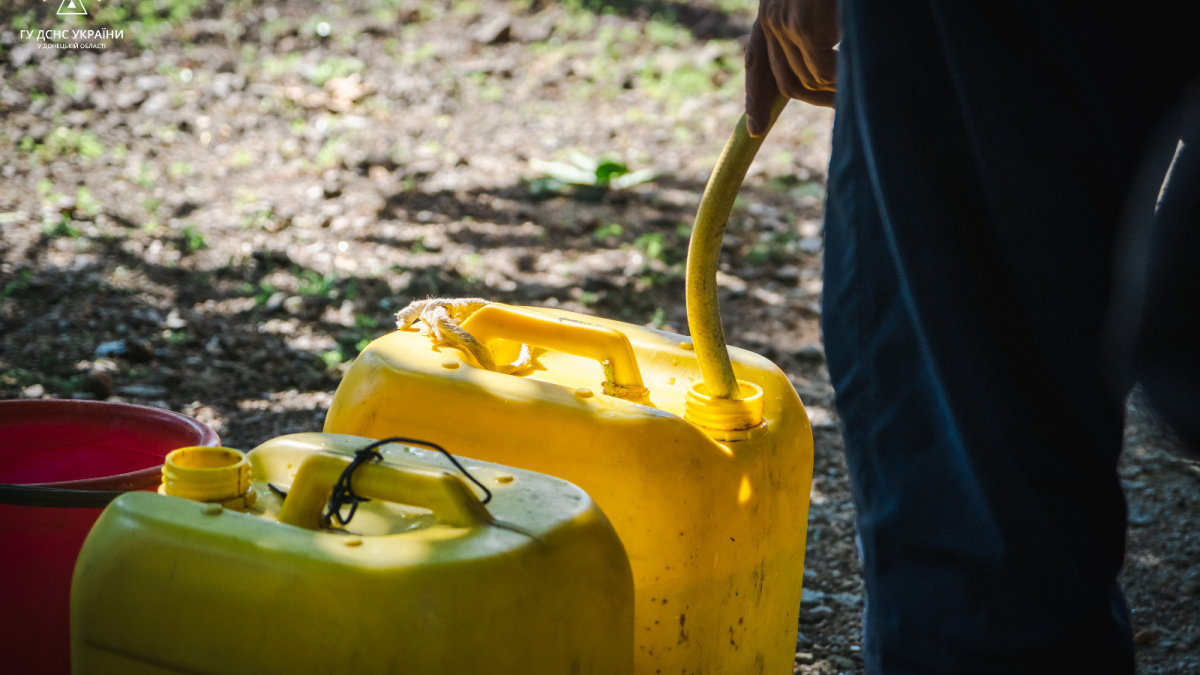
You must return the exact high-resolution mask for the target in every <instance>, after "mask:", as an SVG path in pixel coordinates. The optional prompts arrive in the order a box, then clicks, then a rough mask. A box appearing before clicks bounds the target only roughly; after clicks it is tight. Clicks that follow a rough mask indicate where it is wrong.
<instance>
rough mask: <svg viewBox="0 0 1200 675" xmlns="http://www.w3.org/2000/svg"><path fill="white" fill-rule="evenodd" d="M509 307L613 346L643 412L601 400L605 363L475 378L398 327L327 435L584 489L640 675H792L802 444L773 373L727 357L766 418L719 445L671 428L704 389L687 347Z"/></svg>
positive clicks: (548, 359)
mask: <svg viewBox="0 0 1200 675" xmlns="http://www.w3.org/2000/svg"><path fill="white" fill-rule="evenodd" d="M522 311H524V312H534V313H540V314H542V315H543V316H545V317H550V318H552V319H555V320H562V322H563V323H564V325H567V324H573V323H574V322H584V323H588V324H595V325H598V326H601V327H605V328H610V329H615V330H617V331H619V332H621V333H623V334H624V335H625V336H626V337H627V338H628V340H629V342H630V344H631V346H632V349H633V353H634V356H635V360H636V367H637V368H638V370H639V375H640V378H641V379H642V381H643V383H644V384H645V386H646V388H647V389H648V396H649V398H648V400H649V402H651V403H652V404H653V407H651V406H647V405H640V404H637V403H633V402H630V401H626V400H622V399H620V398H616V397H613V396H606V395H603V394H602V390H603V383H604V382H605V380H606V377H605V368H604V367H603V366H602V364H601V363H598V362H597V361H596V360H595V359H594V358H588V357H582V356H578V355H571V354H566V353H563V352H560V351H550V352H546V353H543V354H541V355H539V356H538V363H539V364H540V369H538V370H536V371H535V372H534V373H533V374H532V375H529V376H526V377H518V376H515V375H506V374H501V373H496V372H491V371H486V370H482V369H480V368H476V367H473V366H471V365H470V364H469V363H468V362H467V360H466V357H464V356H463V355H462V353H461V352H459V351H458V350H457V349H452V348H446V349H441V350H440V351H439V350H437V349H435V348H434V347H433V346H432V342H431V340H430V339H429V338H427V337H423V336H421V335H419V334H418V333H416V332H408V331H397V332H395V333H391V334H389V335H386V336H384V337H382V338H380V339H378V340H376V341H375V342H373V343H371V344H370V345H369V346H368V347H367V348H366V350H364V351H363V353H362V354H360V355H359V357H358V358H357V359H356V360H355V362H354V364H353V365H352V366H351V368H350V370H349V371H348V372H347V374H346V376H345V378H344V379H343V381H342V383H341V385H340V386H339V387H338V391H337V394H336V395H335V396H334V400H333V404H332V407H331V408H330V412H329V416H328V417H327V419H326V422H325V429H326V430H327V431H336V432H339V433H353V434H357V435H362V436H369V437H375V438H382V437H386V436H391V435H405V436H412V437H418V438H420V437H425V436H428V437H431V438H438V439H440V441H439V442H441V443H442V444H443V445H444V446H445V447H446V448H447V449H448V450H450V451H451V452H454V453H456V454H462V455H467V456H471V457H476V458H479V459H483V460H487V461H492V462H497V463H501V464H507V465H510V466H519V467H522V468H526V469H530V470H534V471H539V472H542V473H547V474H550V475H554V476H558V477H561V478H564V479H566V480H569V481H571V482H573V483H575V484H576V485H579V486H580V487H582V488H583V489H585V490H587V492H588V493H589V494H590V495H591V496H592V497H593V498H594V499H595V500H596V502H597V504H599V506H600V508H601V509H603V510H604V512H605V513H606V514H607V515H608V517H609V519H610V520H611V521H612V523H613V525H614V527H616V530H617V533H618V534H619V535H620V537H621V541H622V542H623V543H624V545H625V549H626V551H628V553H629V558H630V563H631V564H632V567H633V577H634V589H635V591H634V592H635V603H636V604H635V610H634V623H635V631H634V633H635V641H636V648H635V655H634V658H635V664H636V665H635V671H636V672H638V673H642V674H646V675H654V674H655V673H658V672H660V671H661V672H662V673H707V674H716V673H726V674H730V675H743V674H745V673H759V672H765V673H788V672H790V671H791V668H792V664H793V657H794V650H795V639H796V628H797V615H798V612H799V607H800V591H801V583H802V580H803V569H804V537H805V527H806V523H807V518H808V495H809V488H810V485H811V480H812V432H811V430H810V428H809V425H808V417H807V415H806V414H805V411H804V408H803V406H802V405H801V403H800V399H799V397H797V395H796V392H795V390H794V389H793V387H792V386H791V384H790V383H789V382H788V380H787V378H786V376H785V375H784V374H783V373H782V372H781V371H780V370H779V369H778V368H777V367H776V366H775V365H774V364H772V363H771V362H770V361H768V360H766V359H764V358H762V357H760V356H757V355H755V354H752V353H750V352H746V351H744V350H740V349H736V348H732V349H730V354H731V356H732V360H733V369H734V372H735V373H736V376H737V378H738V379H740V380H744V381H746V382H748V383H752V384H754V385H756V386H757V387H758V388H760V389H761V390H762V397H761V403H762V406H763V417H764V422H763V423H762V424H760V425H759V426H757V427H755V428H752V429H748V430H744V431H742V432H740V436H741V440H729V441H718V440H716V439H714V438H713V436H712V435H711V434H710V433H709V432H707V431H706V430H704V429H703V428H701V427H699V426H697V425H695V424H693V423H690V422H688V421H686V420H684V419H683V417H682V415H683V412H684V409H685V405H686V401H687V391H688V389H689V387H691V386H692V385H693V384H695V383H697V382H700V380H701V373H700V370H699V366H698V364H697V361H696V353H695V352H694V351H692V350H691V349H688V347H690V346H691V345H690V340H688V339H687V338H685V337H682V336H679V335H672V334H669V333H664V332H660V331H655V330H652V329H649V328H642V327H638V326H633V325H630V324H625V323H621V322H616V321H608V320H604V319H599V318H595V317H587V316H582V315H577V314H572V313H569V312H561V311H554V310H545V309H533V308H522ZM490 341H491V344H492V347H493V351H494V352H495V353H496V360H497V362H506V361H508V360H510V359H511V358H512V357H513V356H515V353H516V344H515V343H513V342H512V341H511V340H506V339H503V338H502V337H499V336H493V337H491V338H490ZM572 351H575V352H576V353H585V354H590V352H587V351H583V350H578V349H573V350H572ZM447 362H452V363H454V364H456V365H457V366H458V367H454V368H447V367H445V366H444V365H443V364H444V363H447ZM596 564H597V565H600V564H603V563H601V562H599V561H597V563H596Z"/></svg>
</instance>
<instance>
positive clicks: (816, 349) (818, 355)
mask: <svg viewBox="0 0 1200 675" xmlns="http://www.w3.org/2000/svg"><path fill="white" fill-rule="evenodd" d="M792 356H793V357H794V358H795V359H796V360H797V361H800V362H801V363H825V350H824V349H822V348H821V345H804V346H803V347H801V348H800V349H797V350H796V351H795V352H794V353H793V354H792Z"/></svg>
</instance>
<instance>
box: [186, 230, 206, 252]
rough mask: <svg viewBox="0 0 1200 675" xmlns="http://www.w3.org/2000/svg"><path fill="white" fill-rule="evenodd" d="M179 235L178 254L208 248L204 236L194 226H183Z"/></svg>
mask: <svg viewBox="0 0 1200 675" xmlns="http://www.w3.org/2000/svg"><path fill="white" fill-rule="evenodd" d="M179 234H180V237H179V252H180V253H182V254H184V255H188V254H191V253H195V252H196V251H200V250H203V249H206V248H208V242H207V241H205V239H204V234H203V233H202V232H200V228H198V227H196V226H195V225H185V226H184V228H183V230H182V231H180V233H179Z"/></svg>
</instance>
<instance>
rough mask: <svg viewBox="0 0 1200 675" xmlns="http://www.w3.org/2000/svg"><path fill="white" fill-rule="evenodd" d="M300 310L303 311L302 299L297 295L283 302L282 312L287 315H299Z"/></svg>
mask: <svg viewBox="0 0 1200 675" xmlns="http://www.w3.org/2000/svg"><path fill="white" fill-rule="evenodd" d="M302 309H304V298H302V297H300V296H299V295H293V296H291V297H289V298H288V299H287V300H284V301H283V311H285V312H287V313H288V314H299V313H300V310H302Z"/></svg>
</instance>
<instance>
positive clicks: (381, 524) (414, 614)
mask: <svg viewBox="0 0 1200 675" xmlns="http://www.w3.org/2000/svg"><path fill="white" fill-rule="evenodd" d="M370 442H371V440H370V439H365V438H355V437H351V436H341V435H333V434H295V435H291V436H284V437H281V438H277V439H274V440H271V441H268V442H266V443H264V444H263V445H261V446H259V447H258V448H255V449H254V450H253V451H252V452H250V453H249V455H248V458H247V457H246V456H243V455H241V454H240V453H238V452H237V451H235V450H230V449H228V448H215V449H211V448H210V449H207V450H210V451H211V452H210V453H207V454H200V455H198V454H197V453H196V452H195V451H198V450H201V449H196V448H190V449H186V450H183V451H176V453H173V454H172V456H170V457H168V462H167V465H166V467H165V468H164V478H165V479H166V482H165V489H166V492H167V493H169V494H186V495H188V496H189V497H191V498H192V499H201V500H203V501H204V502H209V503H202V502H197V501H192V500H189V499H182V498H179V497H173V496H164V495H156V494H152V493H130V494H128V495H125V496H122V497H120V498H118V499H117V500H116V501H114V502H113V503H112V504H111V505H110V506H109V507H108V508H107V509H106V510H105V512H104V514H103V515H102V516H101V517H100V519H99V521H98V522H97V523H96V526H95V528H94V529H93V530H92V532H91V534H90V536H89V537H88V539H87V542H86V543H85V544H84V547H83V551H82V553H81V554H80V556H79V561H78V563H77V566H76V569H75V577H74V583H73V586H72V595H71V643H72V661H73V670H74V672H75V673H114V674H116V673H120V674H122V675H124V674H139V673H147V674H148V673H155V674H162V673H189V674H199V673H208V674H212V675H230V674H236V673H246V674H247V675H270V674H279V675H285V674H286V675H297V674H301V673H364V674H365V673H379V674H383V673H421V674H423V675H459V674H461V673H509V674H512V675H524V674H526V673H539V674H545V675H560V674H562V673H591V674H593V675H608V674H610V673H618V674H622V673H624V674H628V673H630V672H631V671H632V667H633V658H632V650H633V646H632V641H633V627H632V622H633V611H632V605H631V602H632V594H633V589H632V578H631V574H630V569H629V564H628V562H627V559H626V556H625V552H624V551H623V549H622V547H621V544H620V541H619V540H618V538H617V535H616V533H615V532H614V531H613V529H612V526H611V525H610V524H609V522H608V520H607V519H606V518H605V516H604V514H603V513H601V512H600V510H599V509H597V508H596V505H595V504H594V503H593V502H592V500H591V499H589V498H588V496H587V495H586V494H585V493H584V492H583V491H582V490H580V489H579V488H578V487H576V486H574V485H571V484H569V483H567V482H565V481H562V480H559V479H557V478H553V477H550V476H545V475H540V474H537V473H533V472H530V471H524V470H520V469H513V468H509V467H503V466H498V465H495V464H489V463H486V462H480V461H475V460H467V459H463V460H462V461H461V465H462V466H463V467H465V469H466V471H467V472H469V475H470V477H472V478H473V479H474V480H476V481H478V484H479V485H480V486H483V487H484V488H486V490H487V491H489V492H490V494H491V498H490V501H489V502H488V503H487V504H486V505H484V504H483V503H482V501H481V499H480V497H479V495H478V494H477V493H483V492H484V491H483V490H481V489H480V487H476V486H473V485H470V484H469V483H468V481H466V480H464V479H463V477H462V476H463V474H462V473H461V472H460V471H459V470H458V469H457V468H456V467H454V466H452V464H451V463H450V462H449V460H447V459H445V458H444V457H443V456H442V455H440V454H438V453H435V452H432V451H429V450H425V449H421V448H419V447H413V444H417V442H410V444H407V445H406V444H399V443H392V444H386V445H383V446H382V447H380V448H378V450H379V452H380V454H381V458H380V457H375V456H366V457H362V456H360V457H358V458H356V456H355V451H357V450H360V449H362V448H363V447H364V446H365V445H368V444H369V443H370ZM189 453H190V454H189ZM220 453H224V455H223V456H221V455H220ZM360 454H361V453H360ZM173 459H174V460H176V461H172V460H173ZM247 465H248V466H249V473H250V474H251V477H252V478H251V479H250V480H247V478H246V475H245V474H246V471H247ZM221 471H225V472H226V474H227V475H228V474H230V473H232V474H237V473H238V472H239V471H240V472H241V477H240V478H239V477H238V476H237V475H234V476H233V477H232V478H228V479H225V478H222V477H221V476H220V475H219V474H220V472H221ZM222 481H224V483H226V484H229V485H238V484H239V483H240V488H236V489H233V490H231V491H230V490H227V491H224V492H222V491H221V490H220V489H216V488H217V487H220V486H219V484H220V483H222ZM184 483H188V485H183V484H184ZM214 486H216V487H214ZM247 488H249V489H247ZM347 490H349V492H347ZM281 493H286V495H287V496H286V498H285V499H281V498H280V494H281ZM331 493H333V494H334V495H335V496H336V495H339V494H340V495H342V496H345V495H347V494H349V495H352V496H356V497H359V498H363V499H364V500H367V499H369V501H361V502H358V501H357V500H353V499H352V500H350V501H349V502H346V503H345V504H344V505H343V506H342V508H341V509H340V510H337V511H336V512H335V510H333V507H332V506H329V502H330V501H331V499H330V498H331ZM255 496H257V499H256V500H255V499H254V498H253V497H255ZM485 498H486V495H485ZM333 503H334V504H335V505H338V504H341V502H339V501H337V500H333ZM238 509H243V510H242V511H239V510H238ZM327 509H329V510H327ZM338 518H341V519H343V520H348V523H347V524H346V525H345V526H340V527H329V526H328V523H333V524H335V525H336V523H337V519H338Z"/></svg>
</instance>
